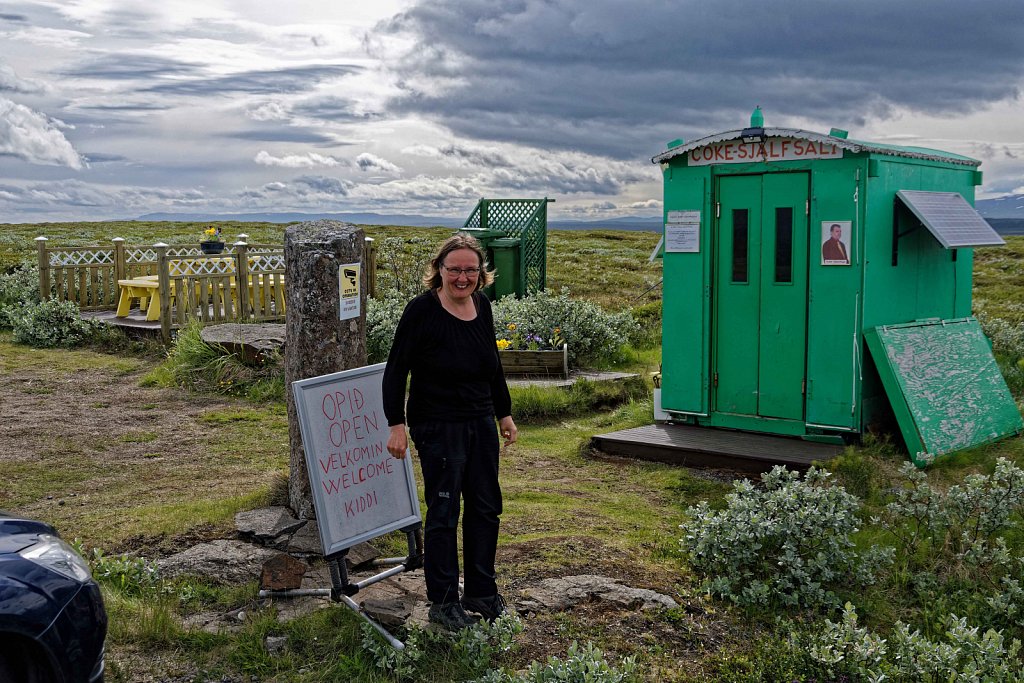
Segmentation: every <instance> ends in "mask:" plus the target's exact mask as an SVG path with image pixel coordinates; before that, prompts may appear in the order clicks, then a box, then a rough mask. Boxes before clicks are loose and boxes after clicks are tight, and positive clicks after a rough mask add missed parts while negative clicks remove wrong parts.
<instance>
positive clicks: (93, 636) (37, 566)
mask: <svg viewBox="0 0 1024 683" xmlns="http://www.w3.org/2000/svg"><path fill="white" fill-rule="evenodd" d="M106 636H107V613H106V611H105V610H104V609H103V599H102V598H101V597H100V588H99V586H98V585H96V582H95V581H94V580H93V578H92V575H91V574H90V573H89V566H88V565H87V564H86V563H85V560H83V559H82V558H81V557H80V556H79V555H78V553H76V552H75V550H74V548H72V547H71V546H70V545H68V544H67V543H65V542H64V541H63V540H61V539H60V537H59V536H58V535H57V532H56V530H54V528H53V527H51V526H50V525H49V524H44V523H43V522H37V521H33V520H30V519H22V518H19V517H16V516H12V515H9V514H8V513H6V512H3V511H0V681H2V682H3V683H7V682H8V681H10V682H12V683H21V682H25V683H43V682H46V683H49V682H50V681H56V682H59V683H71V682H72V681H75V682H77V681H83V682H86V681H88V682H89V683H95V682H96V681H102V680H103V642H104V640H105V638H106Z"/></svg>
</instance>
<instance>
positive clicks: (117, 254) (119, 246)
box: [112, 237, 128, 285]
mask: <svg viewBox="0 0 1024 683" xmlns="http://www.w3.org/2000/svg"><path fill="white" fill-rule="evenodd" d="M112 242H113V243H114V284H115V285H116V284H117V281H118V280H127V279H128V264H127V262H126V261H125V254H124V238H123V237H115V238H114V239H113V240H112Z"/></svg>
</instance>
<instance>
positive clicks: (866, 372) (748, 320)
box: [652, 108, 1024, 464]
mask: <svg viewBox="0 0 1024 683" xmlns="http://www.w3.org/2000/svg"><path fill="white" fill-rule="evenodd" d="M652 161H653V162H654V163H657V164H660V166H661V169H662V172H663V176H664V191H665V195H664V207H665V225H664V238H663V254H664V311H663V344H662V355H663V357H662V383H661V392H660V395H661V399H660V401H661V405H660V410H661V411H664V412H663V414H667V415H668V416H669V418H670V419H671V420H672V421H674V422H681V423H688V424H697V425H703V426H708V427H722V428H729V429H738V430H745V431H753V432H765V433H772V434H781V435H789V436H799V437H804V438H809V439H818V440H829V441H838V440H840V439H847V440H849V439H850V438H851V437H856V435H858V434H860V433H862V432H864V431H865V430H867V429H868V427H869V426H870V425H872V424H873V423H875V422H878V421H882V420H884V419H886V418H887V416H890V415H894V416H895V417H896V418H897V420H898V421H899V425H900V430H901V432H902V433H903V436H904V440H905V441H906V443H907V448H908V450H909V451H910V453H911V456H912V457H913V458H914V461H915V462H916V463H917V464H926V463H927V462H930V460H931V459H932V458H933V457H935V456H936V455H942V454H945V453H949V452H953V451H955V450H958V449H960V448H964V447H966V446H970V445H974V444H976V443H983V442H986V441H991V440H994V439H997V438H1000V437H1002V436H1005V435H1007V434H1012V433H1015V432H1017V431H1020V430H1021V429H1022V427H1024V424H1022V422H1021V418H1020V414H1019V413H1018V411H1017V409H1016V406H1015V405H1014V402H1013V400H1012V398H1011V397H1010V394H1009V392H1008V390H1007V389H1006V384H1005V382H1004V381H1003V379H1002V377H1001V376H1000V375H999V372H998V369H997V368H995V361H994V359H993V358H992V355H991V352H990V351H989V349H988V347H987V345H985V344H984V343H982V344H981V345H980V346H979V345H978V344H977V343H973V342H972V343H967V342H965V341H964V340H965V339H967V338H968V337H969V338H970V339H972V340H974V341H975V342H976V341H977V339H978V338H979V337H980V339H981V340H982V341H983V340H984V337H983V336H981V332H980V328H979V327H978V324H977V322H976V321H975V320H974V319H973V318H971V317H970V315H971V275H972V261H973V250H972V247H976V246H982V245H1001V244H1004V241H1003V240H1002V239H1001V238H1000V237H999V236H998V235H997V234H996V233H995V232H994V231H993V230H992V228H991V227H990V226H989V225H988V223H986V222H985V221H984V220H983V219H982V218H981V217H980V216H979V215H978V214H977V212H976V211H975V210H974V208H973V206H972V205H973V202H974V188H975V187H976V186H978V185H980V184H981V172H980V171H979V170H978V166H979V165H980V162H979V161H976V160H974V159H970V158H967V157H963V156H959V155H957V154H951V153H948V152H941V151H937V150H931V149H924V148H918V147H903V146H895V145H887V144H878V143H872V142H864V141H859V140H851V139H848V137H847V133H846V131H842V130H836V129H833V130H832V131H831V132H830V133H829V134H827V135H826V134H822V133H815V132H810V131H806V130H797V129H789V128H766V127H765V126H764V119H763V116H762V114H761V110H760V108H758V109H755V110H754V113H753V115H752V116H751V122H750V126H748V127H746V128H742V129H737V130H730V131H726V132H724V133H719V134H715V135H710V136H707V137H704V138H701V139H699V140H694V141H692V142H689V143H687V142H685V141H682V140H676V141H673V142H672V143H669V149H668V151H666V152H664V153H662V154H659V155H657V156H655V157H654V158H653V159H652ZM895 326H903V327H900V328H896V327H895ZM900 330H902V332H900ZM950 330H957V331H959V333H961V334H960V336H958V335H957V334H949V331H950ZM908 335H909V336H908ZM915 335H916V336H915ZM936 339H939V341H935V340H936ZM942 340H945V341H942ZM932 342H935V343H932ZM968 347H969V348H970V349H971V351H970V352H969V353H968V352H966V351H965V349H966V348H968ZM979 378H982V379H979ZM958 379H959V383H957V380H958ZM942 382H945V384H943V383H942ZM951 383H952V384H951ZM961 385H963V386H961ZM964 387H966V389H965V388H964ZM964 391H967V392H968V393H970V394H971V395H970V396H965V395H964ZM937 396H942V397H945V399H942V398H937ZM936 434H938V436H937V437H936V436H935V435H936ZM965 435H966V436H965Z"/></svg>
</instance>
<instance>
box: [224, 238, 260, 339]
mask: <svg viewBox="0 0 1024 683" xmlns="http://www.w3.org/2000/svg"><path fill="white" fill-rule="evenodd" d="M239 237H241V235H239ZM234 247H235V291H236V292H238V310H237V311H235V319H236V320H237V321H238V322H243V321H245V320H250V319H251V318H252V317H253V311H252V309H251V308H250V307H249V245H248V244H246V243H245V242H243V241H238V242H235V244H234ZM253 284H256V283H255V282H253ZM224 295H225V296H230V294H228V293H227V292H225V294H224Z"/></svg>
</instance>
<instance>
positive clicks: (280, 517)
mask: <svg viewBox="0 0 1024 683" xmlns="http://www.w3.org/2000/svg"><path fill="white" fill-rule="evenodd" d="M303 526H308V525H307V524H306V521H305V520H302V519H295V517H293V516H292V513H291V511H290V510H289V509H288V508H286V507H283V506H277V507H268V508H258V509H256V510H246V511H245V512H239V513H238V514H237V515H235V528H236V529H238V533H239V534H241V535H242V538H245V539H247V540H248V539H255V540H256V541H257V542H259V543H260V544H262V545H270V546H276V545H277V541H278V539H279V538H280V537H281V536H284V535H286V534H291V533H293V532H295V531H296V530H298V529H300V528H302V527H303ZM314 529H315V525H314ZM287 543H288V539H282V541H281V545H285V546H287Z"/></svg>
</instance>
